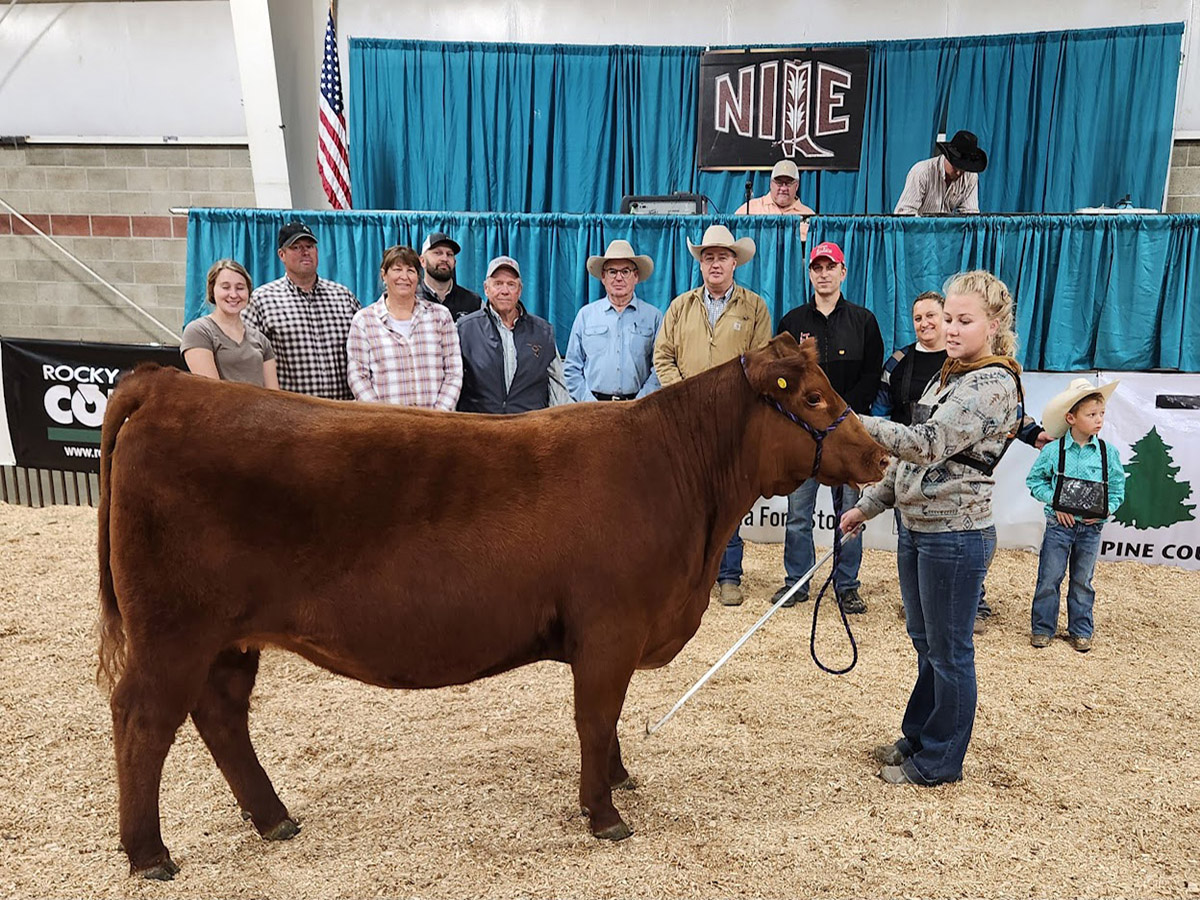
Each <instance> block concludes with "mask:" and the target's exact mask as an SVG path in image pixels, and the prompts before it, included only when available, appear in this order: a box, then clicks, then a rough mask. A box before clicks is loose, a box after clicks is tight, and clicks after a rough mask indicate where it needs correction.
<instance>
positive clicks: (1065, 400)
mask: <svg viewBox="0 0 1200 900" xmlns="http://www.w3.org/2000/svg"><path fill="white" fill-rule="evenodd" d="M1116 386H1117V382H1115V381H1113V382H1111V383H1109V384H1106V385H1104V386H1103V387H1099V386H1094V385H1092V384H1089V383H1088V380H1087V379H1086V378H1076V379H1075V380H1073V381H1072V382H1071V385H1070V387H1068V388H1067V389H1066V390H1065V391H1063V392H1062V393H1061V394H1058V395H1056V396H1055V397H1054V398H1053V399H1052V400H1051V401H1050V402H1049V403H1047V404H1046V411H1045V414H1044V415H1043V416H1042V427H1043V428H1044V429H1045V430H1046V433H1047V434H1049V435H1050V437H1052V438H1057V440H1052V441H1050V442H1049V443H1048V444H1046V446H1045V447H1043V448H1042V452H1041V453H1040V454H1038V458H1037V461H1036V462H1035V463H1034V464H1033V468H1032V469H1030V470H1029V476H1028V477H1027V478H1026V479H1025V483H1026V484H1027V485H1028V486H1029V491H1030V493H1031V494H1033V497H1034V499H1035V500H1041V501H1042V502H1043V503H1045V504H1046V533H1045V536H1044V537H1043V538H1042V552H1041V556H1040V557H1039V559H1038V576H1037V587H1036V588H1035V589H1034V593H1033V614H1032V633H1031V635H1030V643H1031V644H1033V646H1034V647H1038V648H1039V649H1040V648H1042V647H1048V646H1050V640H1051V638H1053V637H1054V632H1055V629H1056V628H1057V627H1058V601H1059V587H1060V586H1061V585H1062V580H1063V576H1064V575H1065V574H1066V573H1067V567H1068V564H1069V565H1070V570H1071V579H1070V583H1069V585H1068V587H1067V633H1068V634H1069V635H1070V641H1071V646H1072V647H1074V648H1075V649H1076V650H1078V651H1079V652H1080V653H1087V652H1088V651H1089V650H1091V649H1092V604H1093V602H1094V601H1095V599H1096V592H1095V591H1094V590H1092V572H1093V571H1094V570H1095V568H1096V557H1097V556H1099V555H1100V531H1101V529H1103V527H1104V521H1105V520H1106V519H1107V518H1108V517H1109V516H1111V515H1112V514H1113V513H1114V512H1115V511H1116V509H1117V507H1118V506H1120V505H1121V501H1122V500H1124V499H1125V470H1124V469H1123V468H1121V460H1120V458H1119V457H1118V455H1117V451H1116V450H1115V449H1114V448H1113V446H1112V445H1111V444H1108V443H1106V442H1104V441H1102V440H1100V438H1099V434H1100V428H1101V427H1102V426H1103V425H1104V406H1105V403H1106V402H1107V400H1108V398H1109V396H1111V394H1112V392H1113V390H1114V389H1115V388H1116Z"/></svg>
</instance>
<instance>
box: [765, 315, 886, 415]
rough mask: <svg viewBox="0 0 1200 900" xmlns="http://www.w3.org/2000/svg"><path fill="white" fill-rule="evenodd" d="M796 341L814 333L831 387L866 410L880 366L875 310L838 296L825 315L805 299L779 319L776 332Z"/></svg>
mask: <svg viewBox="0 0 1200 900" xmlns="http://www.w3.org/2000/svg"><path fill="white" fill-rule="evenodd" d="M785 331H787V332H790V333H791V335H792V337H794V338H795V339H796V340H797V341H803V340H804V339H805V338H809V337H815V338H816V339H817V355H818V357H819V359H820V361H821V368H822V369H824V370H825V374H826V375H827V376H828V377H829V383H830V384H832V385H833V389H834V390H835V391H837V392H838V393H839V394H841V395H842V399H843V400H845V401H846V402H847V403H849V404H850V407H851V409H853V410H854V411H855V412H856V413H869V412H870V411H871V402H872V401H873V400H874V399H875V392H876V391H878V390H879V373H880V372H881V371H882V370H883V337H882V336H881V335H880V333H879V323H878V322H876V321H875V314H874V313H872V312H871V311H870V310H869V309H867V308H866V307H865V306H858V305H857V304H855V303H851V302H850V301H849V300H847V299H846V298H845V297H839V298H838V302H837V305H836V306H835V307H834V308H833V311H832V312H831V313H830V314H829V316H828V318H826V317H825V316H824V315H822V314H821V313H820V312H818V311H817V304H816V303H815V302H814V301H812V300H809V301H808V302H807V303H805V304H804V305H803V306H797V307H796V308H795V309H793V310H792V311H791V312H789V313H788V314H787V315H786V316H784V317H783V318H782V319H780V320H779V331H778V332H777V333H778V334H783V332H785Z"/></svg>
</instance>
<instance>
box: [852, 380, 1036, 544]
mask: <svg viewBox="0 0 1200 900" xmlns="http://www.w3.org/2000/svg"><path fill="white" fill-rule="evenodd" d="M1014 365H1015V363H1014ZM1019 405H1020V404H1019V401H1018V396H1017V386H1016V382H1015V380H1014V379H1013V377H1012V374H1010V373H1009V372H1006V371H1004V370H1003V369H999V368H994V367H993V368H981V369H974V370H972V371H968V372H965V373H962V374H952V375H950V376H949V377H948V378H947V379H946V382H945V384H944V385H943V384H939V381H938V380H936V379H935V380H934V381H932V382H930V385H929V388H928V389H927V390H926V391H925V393H924V394H923V395H922V397H921V399H920V400H919V401H918V406H924V407H926V408H927V409H929V408H932V413H931V414H930V415H929V418H928V419H927V420H926V421H925V422H923V423H922V424H919V425H898V424H896V423H895V422H891V421H888V420H887V419H879V418H875V417H874V416H863V417H862V421H863V425H864V426H866V429H867V431H868V432H869V433H870V435H871V437H873V438H875V440H877V441H879V443H881V444H883V446H884V447H886V448H887V449H888V451H889V452H890V453H891V454H892V455H893V456H896V457H898V460H893V461H892V464H891V465H890V466H888V470H887V473H886V474H885V475H884V478H883V480H882V481H880V482H879V483H878V484H875V485H872V486H871V487H870V488H868V489H867V490H866V491H865V492H864V493H863V495H862V498H861V499H860V500H859V502H858V504H857V505H858V509H860V510H861V511H862V513H863V515H864V516H866V517H867V518H868V519H870V518H873V517H874V516H877V515H879V514H880V513H881V512H883V511H884V510H885V509H887V508H888V507H890V506H894V507H896V508H898V509H899V510H900V518H901V520H902V521H903V522H904V527H905V528H908V529H909V530H910V531H926V532H928V531H973V530H975V529H980V528H987V527H988V526H990V525H991V524H992V485H993V484H995V481H994V479H993V478H992V477H991V476H990V475H985V474H984V473H983V472H980V471H979V470H978V469H975V468H972V467H971V466H969V465H967V464H966V463H963V462H959V461H957V460H953V459H951V458H950V457H952V456H954V455H955V454H957V453H960V452H961V451H964V450H969V452H970V455H971V456H974V457H978V458H982V459H986V460H989V461H990V460H992V459H995V458H996V456H997V455H999V454H1000V453H1001V452H1002V450H1003V448H1004V444H1005V439H1006V438H1007V436H1008V434H1009V433H1010V432H1011V431H1012V430H1013V429H1014V428H1015V427H1016V426H1017V418H1018V408H1019ZM917 417H918V418H920V413H918V415H917Z"/></svg>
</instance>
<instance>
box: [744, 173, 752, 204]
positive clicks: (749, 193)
mask: <svg viewBox="0 0 1200 900" xmlns="http://www.w3.org/2000/svg"><path fill="white" fill-rule="evenodd" d="M752 199H754V173H753V172H751V173H750V174H749V175H748V176H746V202H747V203H749V202H750V201H751V200H752Z"/></svg>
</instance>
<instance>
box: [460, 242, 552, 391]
mask: <svg viewBox="0 0 1200 900" xmlns="http://www.w3.org/2000/svg"><path fill="white" fill-rule="evenodd" d="M522 289H523V286H522V283H521V267H520V266H519V265H518V264H517V261H516V260H515V259H513V258H512V257H511V256H497V257H496V258H495V259H493V260H492V261H491V262H489V263H488V267H487V277H486V278H485V279H484V280H483V293H484V294H485V295H486V296H487V303H486V304H485V305H484V307H483V309H480V310H477V311H476V312H473V313H469V314H468V315H465V316H463V317H462V318H461V319H459V320H458V341H459V345H460V347H461V348H462V359H463V386H462V393H461V394H460V395H459V397H458V408H459V409H460V410H461V411H463V412H480V413H521V412H528V411H529V410H532V409H545V408H546V407H547V406H558V405H559V404H562V403H570V402H571V396H570V394H568V393H567V387H566V385H565V384H564V383H563V374H562V357H561V356H559V355H558V347H557V346H556V345H555V343H554V326H553V325H551V324H550V323H549V322H547V321H546V320H545V319H543V318H542V317H541V316H535V315H533V314H532V313H530V312H528V311H526V309H525V306H524V304H523V303H521V291H522Z"/></svg>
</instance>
